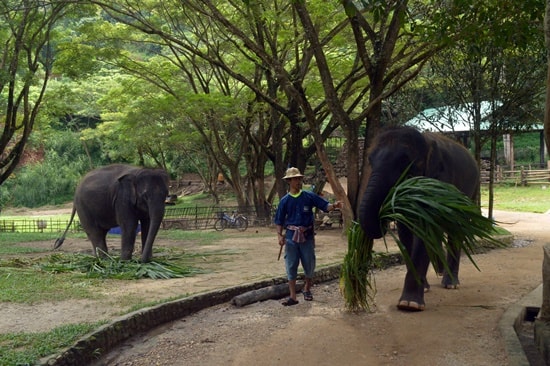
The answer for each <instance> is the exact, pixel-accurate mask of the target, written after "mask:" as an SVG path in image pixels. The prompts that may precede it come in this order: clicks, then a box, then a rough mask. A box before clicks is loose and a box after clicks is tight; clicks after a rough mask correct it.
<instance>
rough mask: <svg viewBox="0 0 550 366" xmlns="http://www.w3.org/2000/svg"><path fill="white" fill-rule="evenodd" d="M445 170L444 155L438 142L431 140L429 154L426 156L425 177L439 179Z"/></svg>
mask: <svg viewBox="0 0 550 366" xmlns="http://www.w3.org/2000/svg"><path fill="white" fill-rule="evenodd" d="M444 169H445V162H444V161H443V154H442V153H441V149H440V148H439V145H438V144H437V141H435V140H431V141H429V145H428V153H427V156H426V169H425V171H424V176H426V177H429V178H434V179H439V178H440V175H441V173H442V172H443V170H444Z"/></svg>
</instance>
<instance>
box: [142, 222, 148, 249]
mask: <svg viewBox="0 0 550 366" xmlns="http://www.w3.org/2000/svg"><path fill="white" fill-rule="evenodd" d="M140 223H141V253H143V251H144V250H145V244H146V243H147V237H148V234H149V220H146V219H142V220H141V221H140Z"/></svg>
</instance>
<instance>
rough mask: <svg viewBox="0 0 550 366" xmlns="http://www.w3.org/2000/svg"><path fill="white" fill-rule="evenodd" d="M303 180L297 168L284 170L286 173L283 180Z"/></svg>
mask: <svg viewBox="0 0 550 366" xmlns="http://www.w3.org/2000/svg"><path fill="white" fill-rule="evenodd" d="M298 177H300V178H303V177H304V176H303V175H302V173H300V169H298V168H288V169H287V170H286V173H285V176H284V177H283V179H290V178H298Z"/></svg>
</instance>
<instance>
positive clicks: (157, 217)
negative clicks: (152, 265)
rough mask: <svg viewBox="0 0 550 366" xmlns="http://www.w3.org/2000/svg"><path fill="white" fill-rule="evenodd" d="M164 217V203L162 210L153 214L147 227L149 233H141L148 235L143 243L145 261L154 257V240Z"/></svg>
mask: <svg viewBox="0 0 550 366" xmlns="http://www.w3.org/2000/svg"><path fill="white" fill-rule="evenodd" d="M163 218H164V205H163V206H162V210H161V211H160V212H155V214H154V215H152V216H151V219H150V221H149V225H148V228H147V233H144V232H142V233H141V234H142V235H147V236H146V238H145V242H144V243H143V246H142V248H141V261H142V262H143V263H147V262H150V261H151V259H152V258H153V242H154V241H155V238H156V237H157V233H158V231H159V228H160V224H161V223H162V219H163Z"/></svg>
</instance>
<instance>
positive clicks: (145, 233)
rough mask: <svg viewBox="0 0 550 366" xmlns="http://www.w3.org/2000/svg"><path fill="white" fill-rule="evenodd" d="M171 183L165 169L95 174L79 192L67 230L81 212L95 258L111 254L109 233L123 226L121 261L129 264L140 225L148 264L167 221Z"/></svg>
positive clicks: (112, 168)
mask: <svg viewBox="0 0 550 366" xmlns="http://www.w3.org/2000/svg"><path fill="white" fill-rule="evenodd" d="M168 180H169V178H168V174H167V173H166V172H165V171H164V170H162V169H146V168H138V167H134V166H130V165H123V164H113V165H109V166H106V167H103V168H98V169H95V170H92V171H91V172H89V173H88V174H86V176H84V178H82V180H81V181H80V183H79V184H78V187H77V188H76V192H75V196H74V202H73V211H72V214H71V219H70V222H69V225H68V226H67V230H68V229H69V227H70V225H71V222H72V220H73V218H74V215H75V212H77V213H78V217H79V218H80V223H81V225H82V227H83V228H84V231H85V232H86V235H87V236H88V239H89V240H90V241H91V242H92V246H93V250H94V254H95V255H100V254H101V252H99V253H98V249H99V250H100V251H103V252H105V253H107V243H106V236H107V232H108V231H109V230H110V229H111V228H113V227H116V226H120V231H121V259H123V260H128V259H131V258H132V253H133V251H134V244H135V241H136V234H137V232H136V231H137V228H138V222H139V223H140V224H141V261H142V262H148V261H150V260H151V258H152V256H153V241H154V240H155V237H156V235H157V232H158V230H159V227H160V224H161V222H162V219H163V217H164V210H165V200H166V197H167V196H168ZM67 230H65V232H64V233H63V236H62V237H61V238H59V239H57V241H56V242H55V245H54V248H58V247H60V246H61V244H63V240H64V239H65V236H66V234H67Z"/></svg>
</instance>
